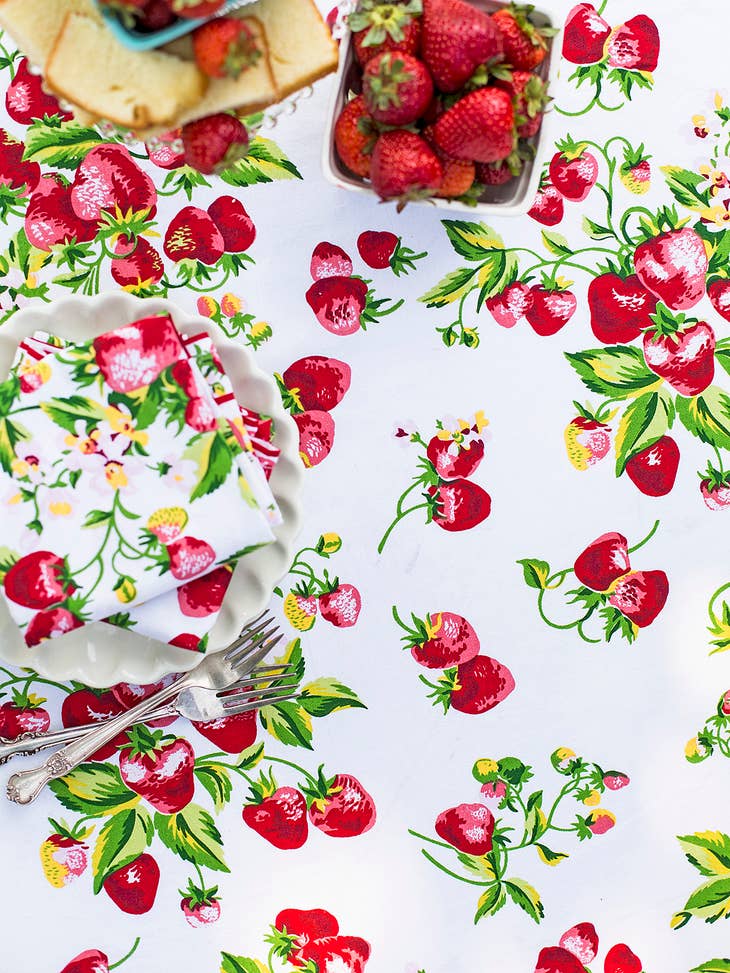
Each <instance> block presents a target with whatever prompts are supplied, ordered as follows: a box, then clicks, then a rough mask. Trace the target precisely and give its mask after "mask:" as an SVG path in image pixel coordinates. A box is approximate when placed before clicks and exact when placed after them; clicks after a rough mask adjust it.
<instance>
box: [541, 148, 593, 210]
mask: <svg viewBox="0 0 730 973" xmlns="http://www.w3.org/2000/svg"><path fill="white" fill-rule="evenodd" d="M556 148H557V149H558V151H557V152H556V153H555V155H554V156H553V157H552V159H551V160H550V166H549V171H550V180H551V182H552V184H553V186H555V188H556V189H557V190H558V192H560V193H562V195H563V196H564V197H565V198H566V199H570V200H574V201H575V202H580V201H581V200H583V199H585V198H586V196H587V195H588V193H589V192H590V191H591V189H592V188H593V187H594V185H595V184H596V179H598V160H597V159H596V157H595V156H594V155H593V154H592V153H591V152H589V151H588V149H587V147H586V145H585V143H583V142H574V141H573V139H571V138H570V136H567V137H566V138H565V139H563V140H562V141H561V142H558V143H557V144H556Z"/></svg>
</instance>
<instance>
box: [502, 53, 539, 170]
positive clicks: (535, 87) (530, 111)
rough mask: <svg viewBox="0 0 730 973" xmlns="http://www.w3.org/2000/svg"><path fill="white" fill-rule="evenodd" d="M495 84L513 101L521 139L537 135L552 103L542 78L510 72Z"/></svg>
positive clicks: (530, 74)
mask: <svg viewBox="0 0 730 973" xmlns="http://www.w3.org/2000/svg"><path fill="white" fill-rule="evenodd" d="M494 84H495V85H496V87H498V88H501V89H502V90H503V91H506V92H507V94H508V95H509V96H510V98H511V99H512V107H513V109H514V113H515V123H516V125H517V134H518V135H519V137H520V138H523V139H529V138H532V136H533V135H537V133H538V131H539V129H540V126H541V125H542V116H543V113H544V111H545V108H546V106H547V104H548V102H549V101H550V98H549V97H548V93H547V84H546V83H545V82H544V81H543V80H542V78H539V77H538V76H537V75H536V74H532V73H531V72H530V71H510V72H509V73H508V77H506V78H499V77H497V78H496V79H495V81H494ZM510 175H511V173H510Z"/></svg>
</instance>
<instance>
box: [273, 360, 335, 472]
mask: <svg viewBox="0 0 730 973" xmlns="http://www.w3.org/2000/svg"><path fill="white" fill-rule="evenodd" d="M351 375H352V372H351V369H350V366H349V365H348V364H347V362H343V361H340V360H339V359H337V358H327V357H326V356H325V355H308V356H307V357H306V358H299V359H297V361H294V362H292V363H291V365H289V367H288V368H286V369H285V370H284V371H283V372H282V374H281V375H279V374H276V376H275V378H276V381H277V383H278V385H279V392H280V393H281V399H282V402H283V404H284V408H285V409H287V410H288V412H289V414H290V415H291V417H292V418H293V419H294V422H295V423H296V427H297V430H298V432H299V455H300V457H301V460H302V463H303V464H304V467H305V468H306V469H311V468H312V467H313V466H319V464H320V463H321V462H322V460H324V459H326V458H327V457H328V456H329V454H330V451H331V449H332V447H333V445H334V442H335V421H334V419H333V418H332V416H331V415H330V413H331V411H332V410H333V409H334V408H335V407H336V406H338V405H339V404H340V402H341V401H342V399H343V397H344V396H345V394H346V392H347V390H348V389H349V388H350V379H351Z"/></svg>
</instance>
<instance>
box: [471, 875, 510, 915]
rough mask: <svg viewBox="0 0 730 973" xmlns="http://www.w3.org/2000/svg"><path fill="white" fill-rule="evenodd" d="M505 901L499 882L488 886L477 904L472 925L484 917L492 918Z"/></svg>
mask: <svg viewBox="0 0 730 973" xmlns="http://www.w3.org/2000/svg"><path fill="white" fill-rule="evenodd" d="M506 901H507V898H506V896H505V894H504V889H503V888H502V885H501V883H500V882H495V884H494V885H490V886H489V888H488V889H487V890H486V892H483V893H482V895H481V896H480V897H479V901H478V902H477V911H476V914H475V916H474V923H475V924H476V923H477V922H479V920H480V919H483V918H484V916H493V915H495V914H496V913H497V912H499V910H500V909H501V908H502V906H503V905H504V904H505V902H506Z"/></svg>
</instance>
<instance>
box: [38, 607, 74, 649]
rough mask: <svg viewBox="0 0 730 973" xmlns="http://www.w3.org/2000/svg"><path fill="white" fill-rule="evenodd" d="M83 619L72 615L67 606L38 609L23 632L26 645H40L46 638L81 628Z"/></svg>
mask: <svg viewBox="0 0 730 973" xmlns="http://www.w3.org/2000/svg"><path fill="white" fill-rule="evenodd" d="M83 624H84V623H83V621H82V620H81V619H80V618H79V617H78V616H77V615H73V614H72V613H71V612H70V611H69V610H68V609H67V608H49V609H48V610H46V611H40V612H38V614H37V615H34V616H33V618H31V620H30V621H29V622H28V627H27V628H26V630H25V632H24V635H23V637H24V639H25V644H26V645H40V643H41V642H45V641H46V639H55V638H58V636H59V635H65V634H66V632H72V631H73V630H74V629H75V628H81V626H82V625H83Z"/></svg>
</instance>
